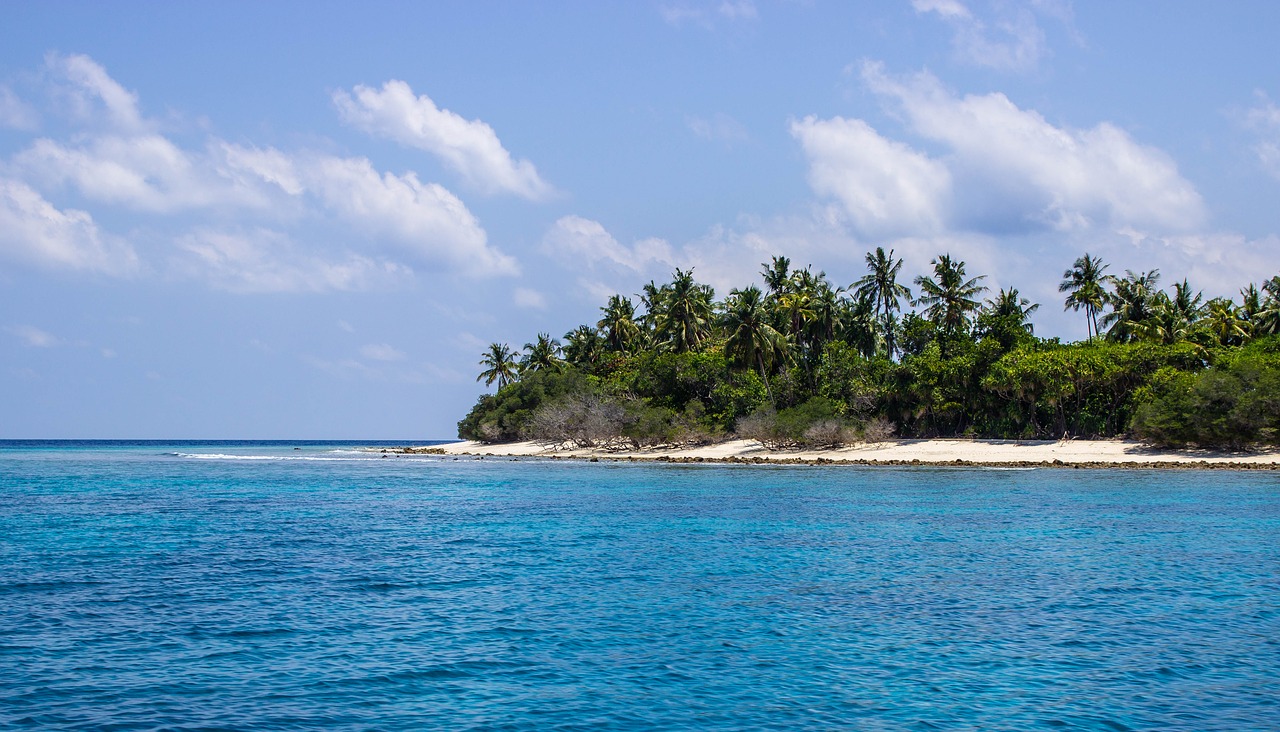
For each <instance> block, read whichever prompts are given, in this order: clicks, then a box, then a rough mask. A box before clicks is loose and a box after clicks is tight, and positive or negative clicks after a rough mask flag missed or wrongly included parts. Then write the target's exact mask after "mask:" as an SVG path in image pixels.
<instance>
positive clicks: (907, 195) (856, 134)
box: [791, 117, 951, 236]
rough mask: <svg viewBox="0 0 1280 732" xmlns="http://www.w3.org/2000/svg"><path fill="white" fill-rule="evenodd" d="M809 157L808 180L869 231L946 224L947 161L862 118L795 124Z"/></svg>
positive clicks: (879, 232) (906, 230)
mask: <svg viewBox="0 0 1280 732" xmlns="http://www.w3.org/2000/svg"><path fill="white" fill-rule="evenodd" d="M791 134H792V136H793V137H795V138H796V139H798V140H799V141H800V145H801V147H802V148H803V149H804V152H805V156H806V157H807V158H808V159H809V184H810V185H811V186H812V187H813V190H814V192H816V193H817V194H819V195H821V196H826V197H830V198H834V199H836V200H837V201H839V202H840V203H841V204H842V205H843V207H844V210H845V212H846V213H847V214H848V215H849V217H850V218H851V219H852V223H853V225H854V227H855V228H856V229H857V230H858V231H859V232H862V233H864V234H866V235H868V236H886V235H898V234H902V233H911V232H930V231H936V230H938V229H940V228H941V227H942V224H943V221H944V218H945V215H946V214H945V209H946V206H947V200H948V198H949V196H950V187H951V175H950V173H949V172H948V170H947V168H946V166H945V165H943V164H942V163H941V162H938V161H936V160H931V159H930V158H929V157H928V156H927V155H924V154H922V153H920V152H917V151H915V150H912V149H911V148H910V147H908V146H907V145H904V144H903V143H900V142H895V141H893V140H889V139H886V138H884V137H882V136H881V135H880V134H879V133H877V132H876V131H875V130H874V129H872V128H871V126H870V125H868V124H867V123H866V122H863V121H862V120H858V119H844V118H841V117H835V118H833V119H829V120H818V119H815V118H814V117H806V118H805V119H803V120H800V121H798V122H796V121H793V122H792V123H791Z"/></svg>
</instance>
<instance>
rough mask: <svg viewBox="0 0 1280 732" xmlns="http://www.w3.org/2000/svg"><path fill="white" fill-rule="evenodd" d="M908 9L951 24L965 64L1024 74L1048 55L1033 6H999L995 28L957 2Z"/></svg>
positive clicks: (927, 2) (916, 2) (923, 1)
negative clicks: (933, 16)
mask: <svg viewBox="0 0 1280 732" xmlns="http://www.w3.org/2000/svg"><path fill="white" fill-rule="evenodd" d="M911 6H912V7H913V8H915V10H916V12H917V13H921V14H925V13H936V14H937V15H938V17H940V18H942V19H943V20H944V21H946V22H947V23H949V24H950V25H951V27H952V29H953V31H954V33H955V35H954V36H953V37H952V45H953V46H954V47H955V53H956V56H957V58H958V59H959V60H960V61H962V62H964V63H969V64H973V65H975V66H984V67H988V68H993V69H1000V70H1004V71H1025V70H1028V69H1032V68H1035V67H1036V65H1037V64H1039V62H1040V60H1041V59H1042V58H1043V57H1044V56H1045V54H1046V53H1047V49H1046V47H1045V36H1044V31H1043V30H1042V29H1041V28H1040V25H1039V24H1038V23H1037V22H1036V16H1035V13H1033V12H1032V8H1037V7H1038V4H1036V3H1032V5H1031V6H1030V7H1025V6H1021V5H1017V4H1001V5H1000V6H999V8H998V9H999V16H998V17H997V18H996V19H995V20H994V24H993V25H994V27H991V26H990V25H988V23H987V22H984V21H983V20H981V19H979V18H978V17H977V16H975V15H974V14H973V13H972V12H971V11H970V10H969V8H968V7H967V6H965V5H964V4H963V3H961V2H959V1H958V0H911ZM1047 10H1052V8H1048V9H1047ZM1050 14H1051V15H1053V14H1056V13H1053V12H1051V13H1050Z"/></svg>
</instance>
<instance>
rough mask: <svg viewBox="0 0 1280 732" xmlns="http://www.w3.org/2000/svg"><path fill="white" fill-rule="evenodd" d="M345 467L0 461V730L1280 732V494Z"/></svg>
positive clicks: (321, 453)
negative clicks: (1148, 731)
mask: <svg viewBox="0 0 1280 732" xmlns="http://www.w3.org/2000/svg"><path fill="white" fill-rule="evenodd" d="M375 442H376V441H375ZM357 444H369V443H320V444H317V443H261V442H221V443H212V442H199V443H193V442H171V443H166V442H110V443H108V442H13V441H10V442H0V728H4V729H50V730H59V729H85V730H89V729H92V730H98V729H109V730H135V729H139V730H140V729H165V730H196V729H245V730H249V729H252V730H272V729H321V728H323V729H351V730H364V729H377V730H426V729H443V730H491V729H492V730H535V729H536V730H543V729H560V730H598V729H605V730H607V729H698V730H715V729H726V730H727V729H735V730H737V729H776V730H804V729H856V730H932V729H940V730H953V729H984V730H1003V729H1007V730H1028V729H1050V730H1060V729H1085V730H1129V729H1135V730H1137V729H1161V730H1268V729H1270V730H1275V729H1280V680H1278V679H1280V475H1278V474H1277V473H1275V472H1261V471H1256V472H1248V471H1242V472H1230V471H1206V472H1200V471H1139V470H1124V471H1106V470H1061V469H1059V470H1051V469H1042V470H992V469H985V470H984V469H973V468H963V469H961V468H956V469H947V468H912V469H906V468H903V469H897V468H867V467H864V468H858V467H816V466H815V467H804V466H773V467H764V466H742V465H723V466H718V465H635V464H611V463H587V462H568V461H546V460H537V459H519V460H516V459H494V458H489V459H484V460H477V459H454V458H441V457H434V456H414V457H383V456H382V455H381V454H380V453H376V452H374V453H369V452H361V451H359V450H357V449H356V445H357Z"/></svg>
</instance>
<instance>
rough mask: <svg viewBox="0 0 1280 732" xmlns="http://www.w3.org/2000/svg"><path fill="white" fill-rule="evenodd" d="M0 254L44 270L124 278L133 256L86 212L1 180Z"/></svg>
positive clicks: (131, 268)
mask: <svg viewBox="0 0 1280 732" xmlns="http://www.w3.org/2000/svg"><path fill="white" fill-rule="evenodd" d="M0 254H3V255H5V256H6V257H8V258H10V259H14V260H18V261H23V262H28V263H31V264H35V265H37V266H40V267H45V268H50V269H53V268H65V269H72V270H79V271H84V272H96V273H100V274H107V275H117V276H123V275H129V274H132V273H134V272H136V271H137V270H138V268H139V262H138V256H137V254H136V253H135V252H134V250H133V248H132V247H130V246H129V245H128V244H127V243H126V242H123V241H121V240H118V239H116V238H115V237H112V236H109V235H107V234H104V233H102V232H101V231H99V230H98V225H97V224H96V223H94V221H93V217H92V216H90V215H89V214H88V213H87V212H85V211H77V210H75V209H67V210H61V209H58V208H57V207H55V206H54V205H53V204H52V203H50V202H49V201H47V200H45V198H44V197H43V196H41V195H40V194H39V193H38V192H36V190H35V189H33V188H31V187H30V186H28V185H27V184H26V183H23V182H21V181H16V180H7V179H3V178H0Z"/></svg>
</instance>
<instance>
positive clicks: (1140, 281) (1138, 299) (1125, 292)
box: [1101, 269, 1160, 343]
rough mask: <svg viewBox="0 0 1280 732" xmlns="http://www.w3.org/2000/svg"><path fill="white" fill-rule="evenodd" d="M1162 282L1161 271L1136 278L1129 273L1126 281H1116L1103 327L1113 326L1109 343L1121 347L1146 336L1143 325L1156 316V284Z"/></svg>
mask: <svg viewBox="0 0 1280 732" xmlns="http://www.w3.org/2000/svg"><path fill="white" fill-rule="evenodd" d="M1159 281H1160V270H1158V269H1153V270H1151V271H1150V272H1143V273H1141V274H1134V272H1133V270H1125V276H1124V277H1119V278H1117V277H1112V278H1111V284H1112V287H1113V288H1114V289H1113V291H1112V292H1111V294H1110V295H1108V296H1107V302H1108V303H1109V304H1110V305H1111V312H1109V313H1107V314H1106V315H1104V316H1103V317H1102V321H1101V325H1104V326H1109V328H1108V329H1107V339H1108V340H1112V341H1118V342H1120V343H1130V342H1132V341H1134V340H1137V339H1138V338H1140V337H1141V336H1142V323H1144V322H1146V321H1147V320H1148V319H1149V318H1150V317H1151V315H1152V305H1153V303H1154V300H1155V296H1156V293H1157V292H1158V290H1157V289H1156V284H1157V283H1158V282H1159Z"/></svg>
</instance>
